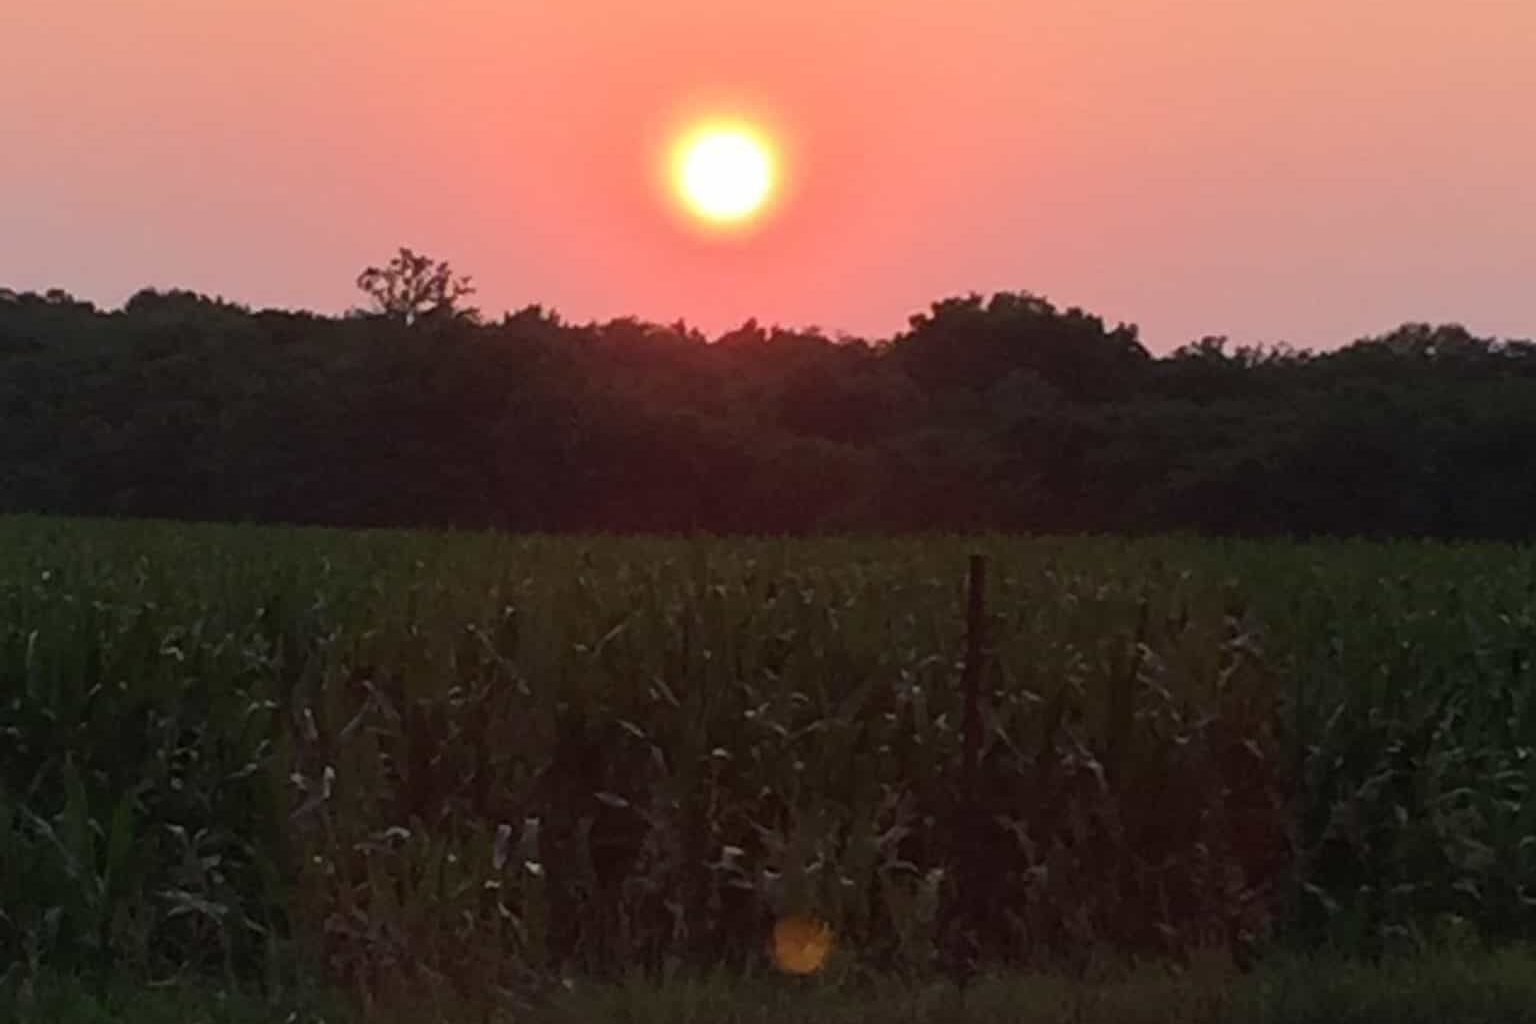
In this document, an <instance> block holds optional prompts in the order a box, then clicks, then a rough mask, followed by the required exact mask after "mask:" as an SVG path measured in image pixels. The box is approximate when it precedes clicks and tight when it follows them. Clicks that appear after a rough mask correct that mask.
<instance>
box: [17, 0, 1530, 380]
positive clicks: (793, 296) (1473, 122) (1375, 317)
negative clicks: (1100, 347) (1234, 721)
mask: <svg viewBox="0 0 1536 1024" xmlns="http://www.w3.org/2000/svg"><path fill="white" fill-rule="evenodd" d="M0 36H3V39H4V43H3V47H4V58H3V60H0V284H5V285H9V286H12V287H19V288H45V287H50V286H59V287H64V288H67V289H69V290H70V291H73V292H75V293H76V294H78V295H80V296H82V297H85V298H90V299H93V300H95V301H97V302H99V303H102V304H104V305H111V306H115V305H117V304H119V303H121V302H122V301H123V300H124V299H125V298H127V296H128V295H130V294H131V293H132V292H133V291H135V290H137V289H138V288H139V287H142V286H145V285H157V286H161V287H168V286H172V285H174V286H179V287H187V288H193V289H196V290H199V291H205V292H209V293H213V294H222V295H224V296H225V297H227V298H230V299H233V300H237V301H241V302H246V303H250V304H253V305H257V306H267V305H272V306H283V307H306V308H312V309H317V310H322V311H340V310H342V309H345V308H347V307H348V306H350V305H352V304H354V303H355V301H356V300H357V299H358V297H359V296H358V293H356V292H355V291H354V289H353V286H352V281H353V279H354V277H355V276H356V274H357V272H358V271H359V270H361V269H362V267H363V266H365V265H367V264H368V263H372V262H380V261H382V260H384V259H386V258H388V256H389V255H390V254H391V253H392V252H393V251H394V249H395V248H396V247H398V246H400V245H410V246H413V247H416V248H418V249H420V250H423V251H426V252H428V253H430V254H433V255H436V256H440V257H443V258H447V259H449V260H451V261H452V262H453V263H454V264H455V265H456V266H457V267H459V268H460V269H461V270H463V271H465V272H468V273H471V274H473V275H474V276H475V278H476V281H477V283H478V284H479V286H480V289H481V293H480V295H479V296H478V297H477V301H478V302H479V304H480V305H481V306H482V308H484V309H485V310H486V311H487V312H489V313H492V314H499V313H501V312H502V311H504V310H506V309H509V308H517V307H519V306H522V305H525V304H527V303H531V302H541V303H544V304H545V305H546V306H553V307H555V308H556V309H558V310H559V311H560V312H561V313H562V314H564V315H565V316H567V317H568V318H570V319H575V320H580V321H584V320H588V319H602V318H607V317H609V316H618V315H624V314H630V313H633V314H636V315H640V316H643V317H647V318H650V319H656V320H665V321H670V320H673V319H677V318H679V317H683V318H686V319H687V320H689V321H690V322H691V323H695V324H698V325H700V326H702V327H704V328H706V329H708V330H710V331H716V330H719V329H722V328H725V327H727V326H730V325H733V324H735V323H738V322H740V321H741V320H743V319H744V318H746V317H748V316H756V317H758V318H760V319H761V320H763V321H765V322H777V323H784V324H790V325H796V326H805V325H812V324H814V325H819V326H821V327H823V328H824V329H826V330H829V331H833V330H846V331H850V332H854V333H863V334H867V335H884V334H888V333H890V332H891V331H893V330H895V329H897V328H899V327H900V326H902V325H903V324H904V323H905V321H906V318H907V316H908V315H909V314H911V313H913V312H916V311H918V310H920V309H923V308H925V307H926V306H927V304H928V303H929V302H930V301H931V300H934V299H937V298H940V297H942V296H944V295H950V294H959V293H964V292H967V291H971V290H975V291H982V292H989V291H994V290H1002V289H1025V290H1030V291H1034V292H1037V293H1041V294H1044V295H1046V296H1048V297H1049V298H1051V299H1052V300H1053V301H1055V302H1057V303H1058V304H1060V305H1081V306H1084V307H1086V308H1088V309H1090V310H1093V311H1094V312H1097V313H1100V314H1102V315H1104V316H1105V317H1106V318H1108V319H1111V320H1122V319H1123V320H1130V321H1134V322H1136V323H1139V324H1140V325H1141V326H1142V330H1143V336H1144V338H1145V339H1146V341H1147V343H1148V344H1149V346H1150V347H1151V348H1153V349H1154V350H1155V351H1166V350H1167V349H1169V348H1172V347H1173V346H1175V345H1177V344H1179V343H1182V342H1184V341H1187V340H1190V339H1192V338H1195V337H1198V336H1199V335H1202V334H1211V333H1225V334H1230V335H1231V336H1233V337H1234V338H1236V339H1239V340H1242V341H1279V340H1288V341H1290V342H1292V343H1294V344H1297V345H1305V346H1309V347H1320V346H1327V345H1332V344H1335V343H1339V342H1343V341H1347V340H1351V339H1353V338H1355V337H1358V336H1361V335H1364V334H1371V333H1377V332H1380V331H1383V330H1386V329H1388V328H1390V327H1392V326H1395V325H1396V324H1398V323H1400V322H1402V321H1405V320H1434V321H1440V320H1456V321H1460V322H1463V323H1465V324H1467V325H1468V326H1469V327H1471V328H1473V329H1474V330H1478V331H1482V332H1488V333H1495V334H1500V335H1506V336H1521V337H1530V336H1533V335H1536V0H778V2H776V3H775V2H766V0H764V2H754V3H735V2H731V0H430V2H428V0H419V2H408V0H4V13H3V15H0ZM722 110H723V111H726V112H744V113H748V114H751V115H754V116H756V117H758V118H760V119H761V120H762V121H763V123H764V124H765V126H767V127H768V128H769V129H770V130H771V131H772V132H774V133H775V134H777V135H778V136H779V138H780V139H781V141H782V142H783V144H784V145H785V147H786V153H785V159H786V160H787V162H788V167H789V170H790V172H791V174H792V185H793V188H792V190H791V191H790V192H789V193H788V194H787V195H786V196H785V198H784V201H783V202H782V203H781V205H780V207H779V209H778V212H777V215H776V216H775V217H774V218H772V219H771V221H770V222H769V223H766V224H764V225H763V226H762V227H761V229H760V230H758V231H757V232H756V233H755V234H753V235H752V236H750V237H747V238H743V239H737V240H735V241H731V242H723V241H721V240H719V239H710V238H708V237H706V236H704V235H702V234H700V233H699V232H697V231H694V230H691V229H690V228H689V227H688V226H687V225H686V224H684V223H682V222H680V221H679V219H678V217H677V216H676V214H675V210H674V207H673V206H672V204H671V202H670V200H669V198H668V196H667V195H666V193H665V191H664V189H663V188H662V187H661V186H660V185H659V184H658V181H657V175H656V171H655V168H656V163H657V161H658V160H659V159H660V158H661V156H662V155H663V154H664V152H665V148H666V145H667V141H668V138H669V133H670V132H672V131H673V130H674V129H675V128H677V127H678V126H679V125H680V124H681V123H683V122H685V121H686V119H687V118H688V117H689V116H690V115H692V114H695V113H710V112H714V111H722Z"/></svg>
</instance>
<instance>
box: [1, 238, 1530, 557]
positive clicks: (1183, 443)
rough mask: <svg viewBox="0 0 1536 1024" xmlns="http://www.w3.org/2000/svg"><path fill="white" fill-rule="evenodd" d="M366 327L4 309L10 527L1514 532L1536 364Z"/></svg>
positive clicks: (1449, 347)
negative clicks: (98, 521) (135, 519)
mask: <svg viewBox="0 0 1536 1024" xmlns="http://www.w3.org/2000/svg"><path fill="white" fill-rule="evenodd" d="M358 285H359V287H360V288H361V289H362V290H363V291H364V292H365V293H366V294H367V296H368V298H369V308H367V309H362V310H357V311H353V312H352V313H349V314H347V315H344V316H337V317H325V316H319V315H316V314H312V313H307V312H295V311H283V310H252V309H249V308H246V307H243V306H240V305H236V304H232V303H229V302H225V301H222V300H219V299H214V298H210V297H207V296H204V295H200V294H195V293H192V292H188V291H183V290H171V291H158V290H153V289H147V290H144V291H141V292H139V293H138V294H136V295H135V296H133V298H131V299H130V300H129V301H128V302H127V303H126V304H125V305H124V306H123V307H122V308H121V309H116V310H103V309H99V308H97V307H96V306H94V305H93V304H91V303H88V302H83V301H80V300H77V299H76V298H74V297H72V296H71V295H69V294H68V293H66V292H63V291H58V290H54V291H49V292H46V293H41V294H39V293H32V292H26V293H24V292H17V291H13V290H8V289H0V423H3V429H0V511H10V512H19V511H27V512H45V513H57V514H70V515H91V516H146V517H162V518H185V519H213V520H229V521H260V522H287V523H306V524H323V525H337V526H343V525H344V526H399V527H405V526H410V527H454V528H494V529H502V530H514V531H548V532H576V531H579V532H590V531H616V532H642V531H643V532H691V531H707V532H716V533H751V534H806V533H819V532H832V531H859V532H896V531H900V532H912V531H955V530H1004V531H1023V532H1050V533H1078V532H1092V533H1126V534H1134V533H1147V532H1172V531H1192V532H1200V533H1207V534H1215V535H1233V536H1376V537H1381V536H1396V537H1437V538H1467V539H1473V538H1478V539H1520V538H1524V537H1528V536H1530V535H1531V533H1532V529H1533V526H1532V524H1533V523H1536V344H1533V343H1532V342H1530V341H1520V340H1501V339H1495V338H1483V337H1477V336H1474V335H1473V334H1472V333H1470V332H1469V331H1467V330H1466V329H1465V328H1463V327H1461V326H1458V325H1452V324H1445V325H1431V324H1405V325H1403V326H1401V327H1398V328H1396V329H1395V330H1392V331H1390V332H1388V333H1386V334H1382V335H1380V336H1376V337H1370V338H1365V339H1361V340H1358V341H1355V342H1353V343H1351V344H1347V345H1344V346H1343V347H1340V348H1337V349H1333V350H1328V351H1322V352H1313V351H1306V350H1298V349H1293V348H1290V347H1287V346H1284V345H1280V346H1234V345H1232V344H1231V343H1230V342H1229V341H1228V340H1227V339H1225V338H1220V337H1212V338H1202V339H1200V340H1198V341H1195V342H1193V343H1190V344H1187V345H1185V346H1183V347H1181V348H1179V349H1177V350H1175V351H1174V352H1172V353H1170V354H1168V355H1166V356H1162V357H1154V356H1152V355H1151V354H1150V353H1149V352H1148V350H1147V349H1146V348H1145V347H1144V346H1143V345H1142V343H1141V342H1140V340H1139V337H1138V333H1137V329H1136V328H1135V326H1133V325H1128V324H1115V325H1113V326H1112V325H1110V324H1107V323H1106V322H1105V321H1104V320H1102V319H1101V318H1100V317H1098V316H1095V315H1092V314H1090V313H1088V312H1085V311H1083V310H1081V309H1076V308H1070V309H1065V310H1063V309H1059V308H1057V307H1056V306H1055V305H1053V304H1052V303H1051V302H1049V301H1048V300H1046V299H1045V298H1042V297H1040V296H1037V295H1033V294H1030V293H1027V292H1010V293H1000V294H995V295H992V296H989V297H983V296H979V295H970V296H963V297H954V298H948V299H945V300H943V301H940V302H937V303H934V304H933V305H932V306H931V307H930V308H929V309H928V310H926V311H924V312H922V313H920V314H918V315H915V316H913V317H912V318H911V320H910V322H909V324H908V327H907V328H906V329H905V330H903V331H901V332H900V333H898V334H896V335H895V336H894V337H891V338H888V339H881V340H878V341H867V340H863V339H850V338H843V337H839V338H831V337H828V336H826V335H825V334H823V333H821V332H819V331H816V330H790V329H785V328H779V327H764V326H762V325H760V324H758V323H756V322H754V321H749V322H747V323H746V324H744V325H742V326H741V327H739V328H737V329H735V330H732V331H729V332H727V333H726V334H724V335H722V336H719V337H716V338H712V339H711V338H708V337H706V336H705V335H704V334H702V333H701V332H700V331H698V330H696V329H694V328H691V327H689V326H688V325H687V324H686V323H681V322H680V323H676V324H671V325H663V324H655V323H648V322H644V321H641V320H639V319H635V318H624V319H618V320H613V321H610V322H606V323H589V324H575V323H569V322H566V321H565V320H563V319H562V318H561V317H560V316H559V315H557V314H556V313H553V312H551V311H548V310H545V309H543V308H542V307H539V306H531V307H528V308H526V309H522V310H520V311H518V312H516V313H511V314H508V315H505V316H503V317H502V318H501V319H500V320H495V321H492V320H487V319H486V318H484V317H483V316H482V315H481V314H480V313H479V312H478V311H476V310H474V309H472V308H469V307H468V306H467V305H466V300H467V299H468V298H469V297H470V296H471V295H472V294H473V291H474V289H473V284H472V282H471V281H470V280H469V279H468V278H464V277H460V276H458V275H456V274H455V273H454V272H453V271H452V268H450V267H449V266H448V265H447V264H445V263H440V262H434V261H432V260H429V259H427V258H425V257H422V256H419V255H417V254H416V253H413V252H411V251H410V250H401V252H400V253H399V254H398V255H397V256H396V257H395V258H394V259H393V260H392V261H391V262H390V263H389V264H387V265H386V266H383V267H372V268H369V269H368V270H367V271H365V272H364V274H362V275H361V276H360V277H359V279H358Z"/></svg>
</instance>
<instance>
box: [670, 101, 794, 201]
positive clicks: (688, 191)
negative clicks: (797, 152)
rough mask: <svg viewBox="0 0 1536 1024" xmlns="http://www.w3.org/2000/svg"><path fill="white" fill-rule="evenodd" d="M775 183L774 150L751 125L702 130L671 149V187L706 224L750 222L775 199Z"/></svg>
mask: <svg viewBox="0 0 1536 1024" xmlns="http://www.w3.org/2000/svg"><path fill="white" fill-rule="evenodd" d="M777 182H778V162H777V160H776V158H775V154H774V148H773V146H772V144H771V143H770V142H769V141H768V140H767V139H766V138H765V137H764V136H763V134H762V133H761V132H759V131H758V130H757V129H755V128H753V127H751V126H750V125H744V124H718V123H716V124H706V125H701V126H699V127H696V128H694V129H693V130H692V131H690V132H688V133H687V134H685V135H684V136H683V137H682V138H681V139H679V140H678V142H677V144H676V146H675V147H674V149H673V156H672V185H673V188H674V189H675V190H676V192H677V195H678V198H679V199H680V200H681V201H682V203H683V205H684V206H685V207H686V208H687V209H688V211H689V212H690V213H692V214H693V215H694V216H695V217H697V218H699V219H700V220H702V221H704V222H705V223H707V224H711V225H714V226H717V227H733V226H741V225H745V224H749V223H751V222H752V221H753V220H755V219H756V218H757V217H758V216H760V215H761V214H762V213H763V211H764V209H765V208H766V207H767V205H768V203H769V201H770V200H771V199H772V198H773V193H774V188H775V186H776V184H777Z"/></svg>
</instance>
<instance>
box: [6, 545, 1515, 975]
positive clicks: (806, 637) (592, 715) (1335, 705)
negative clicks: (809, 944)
mask: <svg viewBox="0 0 1536 1024" xmlns="http://www.w3.org/2000/svg"><path fill="white" fill-rule="evenodd" d="M972 552H977V553H981V554H984V555H985V556H986V558H987V560H988V564H989V576H990V583H989V587H988V590H987V594H986V635H987V638H988V641H989V642H988V646H987V651H986V658H985V661H984V663H983V664H982V665H981V697H982V699H981V701H980V704H979V713H980V727H981V728H980V744H979V748H978V749H977V751H976V760H975V763H974V764H973V765H972V770H971V773H970V774H969V775H968V776H965V777H964V779H962V774H961V769H962V764H963V760H964V758H963V754H964V752H965V751H964V749H963V748H964V738H963V732H964V730H963V721H964V718H965V712H966V708H965V707H964V701H963V698H962V690H961V686H960V677H961V671H962V665H961V663H962V660H963V655H964V649H965V642H964V641H965V632H966V627H967V615H966V597H967V594H966V577H965V567H966V561H967V555H969V554H970V553H972ZM1533 657H1536V555H1533V553H1532V552H1530V551H1527V550H1524V549H1517V548H1509V547H1495V546H1474V547H1456V548H1453V547H1444V546H1431V545H1420V544H1402V545H1367V544H1351V543H1331V544H1326V545H1322V544H1273V543H1236V542H1217V541H1210V540H1202V539H1178V538H1170V539H1160V540H1138V541H1126V540H1107V539H1087V538H1084V539H1016V538H937V539H935V538H926V539H921V540H919V539H910V540H889V539H882V540H867V541H866V540H853V539H828V540H817V541H777V540H757V541H742V540H714V539H686V540H684V539H677V540H671V539H619V538H582V539H572V538H559V539H557V538H544V537H508V536H492V535H480V534H448V533H442V534H429V533H392V532H375V533H342V532H327V531H319V530H301V529H276V528H258V527H236V526H193V525H185V524H179V525H172V524H158V523H108V522H76V521H64V520H47V519H33V518H11V519H3V520H0V865H3V873H0V964H12V965H15V966H13V967H11V968H10V970H11V972H12V973H13V974H15V973H16V972H21V973H26V972H29V971H36V970H39V969H41V968H55V967H57V968H64V969H81V970H89V969H112V970H130V971H134V972H142V973H143V974H144V975H146V976H148V977H152V978H153V977H167V976H172V975H182V974H187V973H199V974H204V973H213V974H216V975H224V976H228V977H230V978H239V979H246V980H252V979H254V980H257V981H260V982H264V983H266V984H270V985H274V986H280V985H283V984H286V983H288V979H289V978H291V977H292V976H293V973H294V971H295V970H299V969H301V968H302V969H305V970H316V971H319V972H320V973H321V974H323V976H324V977H325V979H326V980H327V981H329V982H332V983H335V984H338V985H343V986H346V987H348V988H349V989H351V990H353V991H355V992H357V993H358V994H360V995H361V997H362V998H363V999H364V1000H366V1001H376V1000H383V999H388V998H389V996H390V994H391V993H392V992H393V991H395V990H396V989H398V988H400V987H401V986H414V987H415V988H417V989H420V988H423V987H425V988H428V989H431V988H441V989H443V990H445V991H447V990H463V989H466V988H475V989H477V990H481V991H498V992H506V993H509V994H510V993H517V992H521V991H525V990H526V989H528V988H529V987H537V986H539V985H540V984H543V983H545V982H546V981H547V980H548V979H551V978H555V979H558V978H560V977H562V976H571V975H598V976H602V975H617V974H622V973H626V972H631V971H635V970H643V971H645V972H648V973H653V974H655V975H657V976H661V977H667V976H671V975H675V974H676V973H677V972H679V971H685V970H694V969H713V968H722V969H732V970H738V971H746V972H748V973H750V972H754V971H758V970H769V969H771V967H772V950H771V948H770V947H771V942H770V936H772V935H773V933H774V929H775V923H776V922H783V921H785V920H787V919H794V920H802V919H808V920H814V921H817V922H822V923H823V924H821V925H818V928H824V931H816V932H815V933H814V934H815V935H816V936H818V937H819V938H818V940H817V941H823V938H824V939H825V942H826V944H827V945H828V946H830V948H831V952H830V955H829V956H828V958H827V965H826V968H825V969H826V970H829V971H840V972H845V973H846V972H855V973H857V972H882V971H893V970H896V971H902V972H913V973H922V972H929V971H943V970H956V969H965V970H974V969H975V968H976V966H977V965H982V964H987V963H1050V964H1058V965H1059V964H1067V965H1070V966H1072V967H1074V968H1077V969H1088V968H1090V967H1091V966H1092V964H1093V962H1094V961H1095V959H1096V958H1098V957H1100V956H1103V955H1107V954H1114V955H1131V956H1137V957H1144V956H1149V957H1168V958H1173V959H1178V958H1188V957H1192V956H1194V955H1197V954H1199V953H1201V951H1206V950H1210V949H1219V950H1226V951H1228V952H1229V953H1230V954H1231V955H1232V956H1233V957H1235V958H1237V959H1238V960H1239V961H1241V960H1242V959H1243V958H1250V957H1253V956H1257V955H1261V954H1262V953H1263V951H1264V950H1265V949H1267V948H1272V947H1276V946H1282V945H1285V946H1301V947H1307V948H1319V947H1337V948H1343V949H1349V950H1356V951H1362V952H1373V951H1380V950H1387V949H1391V948H1402V947H1407V948H1413V947H1415V946H1418V945H1422V944H1425V943H1428V942H1430V941H1438V940H1439V939H1442V938H1443V937H1444V936H1445V935H1446V934H1447V933H1448V932H1449V933H1455V934H1467V935H1471V936H1475V937H1477V938H1479V939H1482V940H1487V941H1505V940H1517V939H1531V938H1536V801H1533V800H1532V799H1531V793H1532V789H1533V787H1536V757H1533V756H1532V749H1533V747H1536V675H1533V673H1536V668H1533ZM834 937H835V938H834ZM819 962H820V953H819V952H818V954H817V960H816V963H818V964H819Z"/></svg>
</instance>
